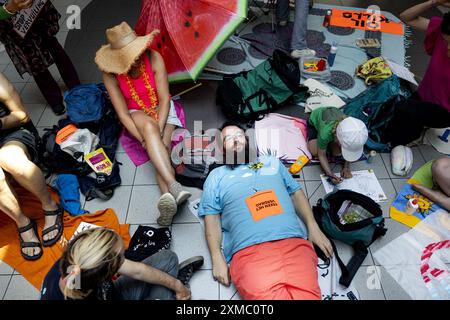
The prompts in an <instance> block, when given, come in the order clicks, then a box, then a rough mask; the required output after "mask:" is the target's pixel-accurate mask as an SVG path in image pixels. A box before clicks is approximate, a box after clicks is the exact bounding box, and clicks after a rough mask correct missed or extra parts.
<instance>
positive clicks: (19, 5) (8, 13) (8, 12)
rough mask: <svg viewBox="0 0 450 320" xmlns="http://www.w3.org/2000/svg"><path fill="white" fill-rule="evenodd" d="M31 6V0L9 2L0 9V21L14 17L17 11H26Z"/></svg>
mask: <svg viewBox="0 0 450 320" xmlns="http://www.w3.org/2000/svg"><path fill="white" fill-rule="evenodd" d="M32 5H33V0H9V1H8V2H7V3H6V4H5V6H4V8H3V7H2V8H1V9H0V20H5V19H8V18H10V17H12V16H13V15H15V14H16V13H17V12H18V11H20V10H23V9H28V8H29V7H31V6H32Z"/></svg>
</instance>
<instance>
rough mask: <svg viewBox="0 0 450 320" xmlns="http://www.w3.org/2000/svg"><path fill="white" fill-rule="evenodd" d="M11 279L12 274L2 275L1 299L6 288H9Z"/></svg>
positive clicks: (0, 279)
mask: <svg viewBox="0 0 450 320" xmlns="http://www.w3.org/2000/svg"><path fill="white" fill-rule="evenodd" d="M10 280H11V275H7V276H6V275H4V276H2V275H0V300H3V296H4V295H5V292H6V289H8V285H9V281H10Z"/></svg>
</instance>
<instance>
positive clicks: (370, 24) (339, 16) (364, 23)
mask: <svg viewBox="0 0 450 320" xmlns="http://www.w3.org/2000/svg"><path fill="white" fill-rule="evenodd" d="M330 25H332V26H336V27H347V28H354V29H362V30H369V31H379V32H385V33H392V34H397V35H403V34H404V29H403V24H402V23H399V22H394V21H391V20H389V19H388V18H386V16H384V15H382V14H380V13H371V12H366V11H357V10H340V9H333V12H332V14H331V19H330Z"/></svg>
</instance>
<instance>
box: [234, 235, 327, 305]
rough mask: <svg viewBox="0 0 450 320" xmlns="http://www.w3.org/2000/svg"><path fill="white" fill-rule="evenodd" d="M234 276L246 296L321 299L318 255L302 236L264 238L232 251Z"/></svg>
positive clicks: (247, 298) (277, 298)
mask: <svg viewBox="0 0 450 320" xmlns="http://www.w3.org/2000/svg"><path fill="white" fill-rule="evenodd" d="M230 273H231V279H232V280H233V283H234V284H235V286H236V288H237V290H238V292H239V294H240V296H241V297H242V298H243V299H245V300H320V299H321V292H320V287H319V283H318V280H317V255H316V253H315V251H314V248H313V246H312V244H311V243H310V242H309V241H307V240H304V239H301V238H289V239H283V240H278V241H271V242H264V243H261V244H257V245H253V246H251V247H248V248H245V249H242V250H240V251H238V252H237V253H235V254H234V255H233V258H232V260H231V264H230Z"/></svg>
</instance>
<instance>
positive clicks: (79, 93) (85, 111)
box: [64, 83, 107, 124]
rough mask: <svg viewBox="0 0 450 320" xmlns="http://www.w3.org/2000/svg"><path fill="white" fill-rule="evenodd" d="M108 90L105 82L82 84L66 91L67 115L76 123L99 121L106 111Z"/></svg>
mask: <svg viewBox="0 0 450 320" xmlns="http://www.w3.org/2000/svg"><path fill="white" fill-rule="evenodd" d="M106 95H107V91H106V88H105V86H104V85H103V84H94V83H93V84H82V85H79V86H76V87H75V88H72V89H71V90H68V91H66V92H65V93H64V101H65V102H66V105H67V115H68V116H69V119H70V120H71V121H72V122H73V123H75V124H79V123H86V122H95V121H99V120H100V119H101V117H102V116H103V114H104V113H105V110H104V108H105V104H106Z"/></svg>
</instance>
